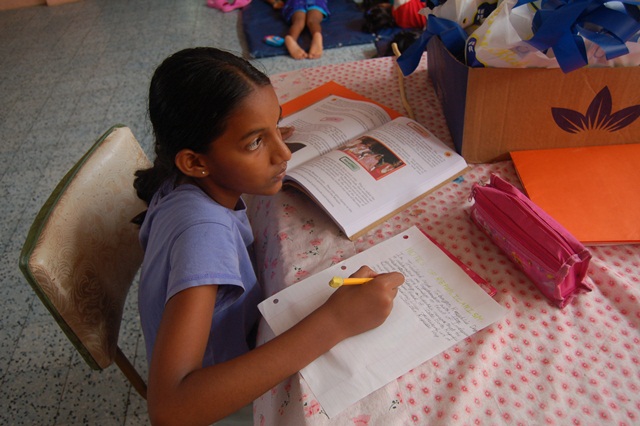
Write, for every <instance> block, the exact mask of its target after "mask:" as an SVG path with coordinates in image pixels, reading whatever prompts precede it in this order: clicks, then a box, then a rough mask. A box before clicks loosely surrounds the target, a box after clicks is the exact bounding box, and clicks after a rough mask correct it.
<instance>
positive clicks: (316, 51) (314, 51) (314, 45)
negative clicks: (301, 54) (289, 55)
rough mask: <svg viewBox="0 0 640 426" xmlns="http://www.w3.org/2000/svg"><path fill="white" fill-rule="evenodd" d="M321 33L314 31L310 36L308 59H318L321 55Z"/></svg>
mask: <svg viewBox="0 0 640 426" xmlns="http://www.w3.org/2000/svg"><path fill="white" fill-rule="evenodd" d="M322 48H323V46H322V34H321V33H315V34H313V37H311V47H309V55H308V56H309V59H318V58H320V57H321V56H322Z"/></svg>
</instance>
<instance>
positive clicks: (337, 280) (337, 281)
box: [329, 277, 373, 288]
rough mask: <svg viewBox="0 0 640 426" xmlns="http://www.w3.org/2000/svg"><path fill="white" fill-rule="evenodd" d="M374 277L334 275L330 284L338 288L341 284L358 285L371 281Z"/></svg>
mask: <svg viewBox="0 0 640 426" xmlns="http://www.w3.org/2000/svg"><path fill="white" fill-rule="evenodd" d="M372 279H373V278H342V277H333V278H331V281H329V285H330V286H331V287H333V288H338V287H340V286H341V285H358V284H364V283H366V282H369V281H371V280H372Z"/></svg>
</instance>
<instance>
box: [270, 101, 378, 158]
mask: <svg viewBox="0 0 640 426" xmlns="http://www.w3.org/2000/svg"><path fill="white" fill-rule="evenodd" d="M390 120H391V117H390V116H389V114H388V113H387V112H386V111H385V110H384V109H383V108H381V107H379V106H378V105H375V104H373V103H371V102H364V101H357V100H352V99H347V98H343V97H340V96H336V95H330V96H328V97H326V98H325V99H323V100H321V101H319V102H316V103H314V104H312V105H310V106H308V107H307V108H304V109H303V110H301V111H298V112H296V113H293V114H291V115H289V116H288V117H285V118H283V119H282V121H281V122H280V126H294V128H295V130H294V132H293V134H292V135H291V136H290V137H289V138H287V140H286V141H285V143H286V144H287V146H288V147H289V149H290V150H291V160H289V164H288V167H289V169H290V170H291V169H294V168H295V167H296V166H298V165H300V164H302V163H304V162H305V161H308V160H310V159H312V158H314V157H317V156H319V155H321V154H324V153H326V152H329V151H331V150H332V149H335V148H337V147H339V146H341V145H343V144H345V143H346V142H347V141H349V140H351V139H353V138H355V137H357V136H358V135H360V134H362V133H364V132H366V131H367V130H370V129H374V128H376V127H378V126H380V125H381V124H383V123H386V122H388V121H390Z"/></svg>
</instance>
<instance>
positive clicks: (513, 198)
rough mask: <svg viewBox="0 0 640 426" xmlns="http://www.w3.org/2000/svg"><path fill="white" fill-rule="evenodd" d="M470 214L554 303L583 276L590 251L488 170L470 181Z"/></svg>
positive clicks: (579, 285)
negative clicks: (481, 179)
mask: <svg viewBox="0 0 640 426" xmlns="http://www.w3.org/2000/svg"><path fill="white" fill-rule="evenodd" d="M471 196H472V198H473V199H474V201H475V202H474V204H473V206H472V207H471V212H470V213H471V219H472V220H473V222H475V223H476V224H477V225H478V227H480V229H482V230H483V231H484V232H485V233H486V234H487V235H488V236H489V237H490V238H491V240H492V241H493V242H494V243H495V244H496V245H497V246H498V247H500V249H501V250H502V251H503V252H504V253H505V254H506V255H508V256H509V258H510V259H511V260H512V261H513V262H514V263H515V264H516V265H517V266H518V267H519V268H520V269H521V270H522V271H523V272H524V273H525V274H526V275H527V276H528V277H529V279H531V281H533V283H534V284H535V285H536V286H537V287H538V289H540V291H541V292H542V293H543V294H544V295H545V296H546V297H547V298H548V299H549V300H551V301H552V302H553V303H554V304H555V305H557V306H559V307H560V308H562V307H564V306H566V305H567V303H568V302H569V301H570V299H571V297H572V296H574V295H575V294H576V292H578V291H579V290H580V289H584V290H587V291H591V288H590V287H589V285H588V284H587V283H586V281H585V275H586V273H587V268H588V267H589V261H590V260H591V253H590V252H589V251H588V250H587V249H586V248H585V247H584V246H583V245H582V243H580V241H578V240H577V239H576V238H575V237H574V236H573V235H571V234H570V233H569V232H568V231H567V230H566V229H565V228H564V227H563V226H562V225H560V224H559V223H558V222H557V221H556V220H555V219H553V218H552V217H551V216H549V215H548V214H547V213H545V212H544V211H543V210H542V209H541V208H540V207H538V206H537V205H536V204H534V203H533V202H532V201H531V200H530V199H529V198H527V197H526V196H525V195H524V194H523V193H522V192H520V191H519V190H518V189H517V188H516V187H515V186H513V185H511V184H510V183H508V182H507V181H505V180H503V179H501V178H500V177H498V176H496V175H491V179H490V182H489V184H487V185H484V186H483V185H479V184H475V185H474V186H473V189H472V194H471Z"/></svg>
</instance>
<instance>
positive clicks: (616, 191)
mask: <svg viewBox="0 0 640 426" xmlns="http://www.w3.org/2000/svg"><path fill="white" fill-rule="evenodd" d="M511 158H512V159H513V163H514V166H515V168H516V171H517V173H518V176H519V177H520V180H521V182H522V185H523V187H524V189H525V191H526V193H527V195H528V196H529V198H530V199H531V201H533V202H534V203H536V204H537V205H538V206H540V207H541V208H542V209H543V210H544V211H546V212H547V213H548V214H550V215H551V216H552V217H553V218H555V219H556V220H557V221H558V222H559V223H560V224H562V225H563V226H564V227H565V228H566V229H567V230H568V231H569V232H571V233H572V234H573V235H574V236H575V237H576V238H577V239H578V240H580V241H581V242H582V243H583V244H585V245H599V244H630V243H640V143H633V144H625V145H608V146H591V147H581V148H560V149H542V150H530V151H514V152H511Z"/></svg>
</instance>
